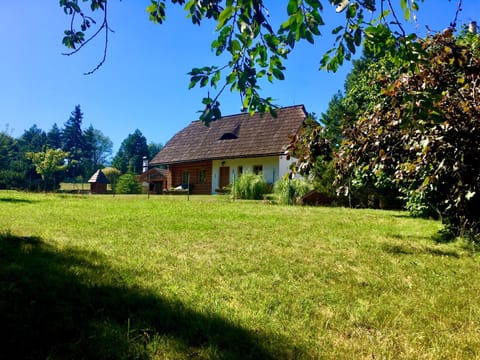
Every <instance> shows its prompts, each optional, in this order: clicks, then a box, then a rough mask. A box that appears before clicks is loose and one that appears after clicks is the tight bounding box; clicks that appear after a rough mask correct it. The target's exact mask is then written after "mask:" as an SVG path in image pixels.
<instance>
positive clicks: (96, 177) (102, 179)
mask: <svg viewBox="0 0 480 360" xmlns="http://www.w3.org/2000/svg"><path fill="white" fill-rule="evenodd" d="M88 182H89V183H90V193H91V194H106V193H107V184H108V179H107V177H106V176H105V174H104V173H103V172H102V170H100V169H98V170H97V171H96V172H95V174H93V175H92V177H91V178H90V180H88Z"/></svg>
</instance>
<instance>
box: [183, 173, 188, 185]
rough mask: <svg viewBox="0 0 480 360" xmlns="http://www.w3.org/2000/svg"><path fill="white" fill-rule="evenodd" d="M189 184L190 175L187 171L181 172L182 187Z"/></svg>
mask: <svg viewBox="0 0 480 360" xmlns="http://www.w3.org/2000/svg"><path fill="white" fill-rule="evenodd" d="M189 182H190V173H189V172H188V171H184V172H182V185H187V184H188V183H189Z"/></svg>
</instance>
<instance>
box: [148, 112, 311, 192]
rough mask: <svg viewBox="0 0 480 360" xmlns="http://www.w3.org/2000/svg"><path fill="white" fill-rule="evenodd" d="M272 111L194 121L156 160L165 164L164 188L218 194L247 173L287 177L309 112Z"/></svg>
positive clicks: (154, 162) (273, 179)
mask: <svg viewBox="0 0 480 360" xmlns="http://www.w3.org/2000/svg"><path fill="white" fill-rule="evenodd" d="M276 114H277V116H276V117H273V116H272V115H270V114H269V113H265V114H260V113H257V114H254V115H253V116H250V115H249V114H247V113H241V114H237V115H230V116H224V117H222V118H221V119H219V120H216V121H212V122H211V123H210V125H209V126H205V124H204V123H202V122H200V121H193V122H191V123H190V124H189V125H188V126H187V127H185V128H184V129H183V130H180V131H179V132H178V133H177V134H175V135H174V136H173V137H172V138H171V139H170V141H168V142H167V144H166V145H165V146H164V147H163V148H162V150H160V152H159V153H158V154H157V155H156V156H155V157H154V158H153V159H152V160H151V161H150V164H149V166H150V167H158V166H164V167H166V174H162V175H164V176H165V178H164V179H162V187H163V189H164V190H167V191H168V189H172V188H178V187H183V188H186V187H188V188H189V189H190V193H191V194H215V193H219V192H222V189H223V188H225V187H227V186H228V185H229V184H231V183H232V182H233V181H234V179H235V178H238V177H239V176H241V175H242V174H243V173H248V172H250V173H257V174H260V173H261V174H262V175H263V177H264V178H265V180H266V181H267V182H268V183H271V184H273V183H275V182H276V181H277V180H278V179H279V178H281V177H283V176H284V175H285V174H286V173H287V172H288V169H289V166H290V164H291V162H292V161H293V160H287V158H286V156H285V147H286V146H287V145H288V144H289V137H290V136H291V135H294V134H295V133H297V131H298V130H299V129H300V128H301V127H302V125H303V122H304V120H305V118H306V116H307V114H306V111H305V108H304V106H303V105H296V106H290V107H285V108H280V109H277V111H276Z"/></svg>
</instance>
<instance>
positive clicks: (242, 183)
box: [232, 173, 268, 200]
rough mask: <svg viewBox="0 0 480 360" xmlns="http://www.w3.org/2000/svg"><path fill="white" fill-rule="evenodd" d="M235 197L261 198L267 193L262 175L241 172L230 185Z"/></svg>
mask: <svg viewBox="0 0 480 360" xmlns="http://www.w3.org/2000/svg"><path fill="white" fill-rule="evenodd" d="M232 193H233V195H234V196H235V197H236V198H237V199H246V200H261V199H263V195H265V194H267V193H268V184H267V182H266V181H265V179H264V178H263V176H262V175H255V174H249V173H248V174H243V175H242V176H240V178H238V179H237V180H236V181H235V183H234V184H233V186H232Z"/></svg>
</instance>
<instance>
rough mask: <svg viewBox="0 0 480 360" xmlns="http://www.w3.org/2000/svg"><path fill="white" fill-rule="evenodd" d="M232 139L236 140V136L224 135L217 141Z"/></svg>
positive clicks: (232, 134) (231, 134)
mask: <svg viewBox="0 0 480 360" xmlns="http://www.w3.org/2000/svg"><path fill="white" fill-rule="evenodd" d="M234 139H238V136H237V135H235V134H234V133H225V134H223V135H222V136H221V137H220V139H218V140H234Z"/></svg>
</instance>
